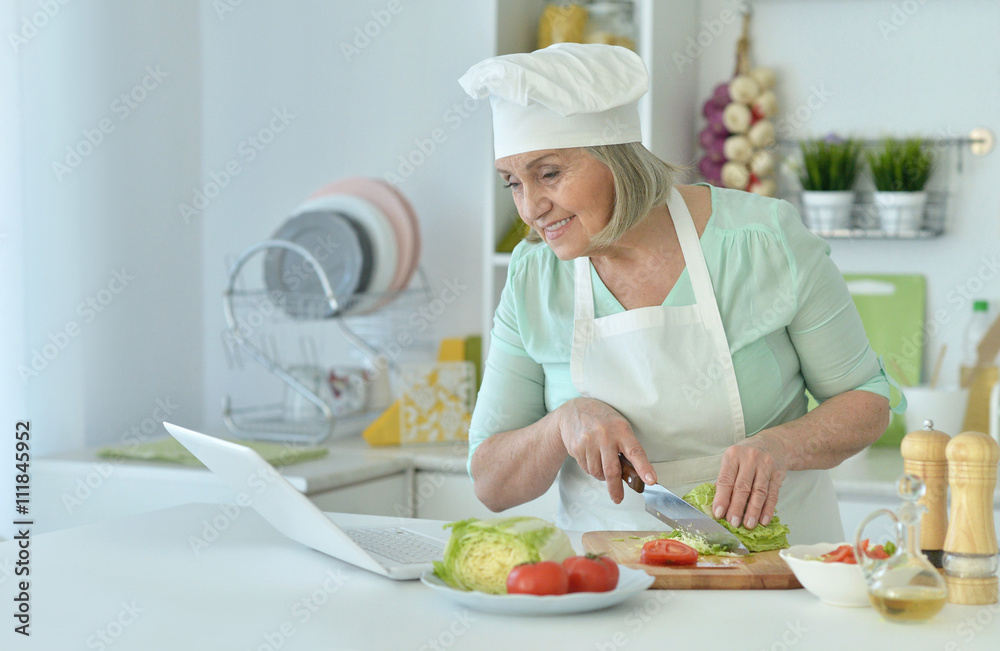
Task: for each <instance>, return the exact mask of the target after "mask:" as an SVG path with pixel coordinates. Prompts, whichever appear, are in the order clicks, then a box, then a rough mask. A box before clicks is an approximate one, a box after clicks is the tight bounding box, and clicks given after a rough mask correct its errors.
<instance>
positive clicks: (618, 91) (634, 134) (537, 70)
mask: <svg viewBox="0 0 1000 651" xmlns="http://www.w3.org/2000/svg"><path fill="white" fill-rule="evenodd" d="M458 83H459V84H461V85H462V88H464V89H465V92H466V93H468V94H469V95H470V96H472V97H474V98H476V99H479V98H482V97H485V96H487V95H489V96H490V104H491V105H492V107H493V147H494V153H495V156H496V158H497V159H500V158H504V157H505V156H510V155H512V154H520V153H523V152H526V151H536V150H539V149H564V148H568V147H589V146H594V145H615V144H620V143H626V142H640V141H641V140H642V130H641V128H640V125H639V106H638V104H639V98H640V97H642V96H643V95H645V94H646V90H647V89H648V88H649V73H648V72H646V66H645V64H643V62H642V59H640V58H639V56H638V55H637V54H636V53H635V52H632V51H631V50H629V49H627V48H624V47H619V46H617V45H601V44H586V45H585V44H581V43H557V44H555V45H550V46H549V47H547V48H545V49H543V50H536V51H534V52H531V53H524V54H508V55H505V56H498V57H492V58H490V59H486V60H484V61H480V62H479V63H477V64H476V65H474V66H472V67H471V68H469V70H468V72H466V73H465V74H464V75H463V76H462V78H461V79H459V80H458Z"/></svg>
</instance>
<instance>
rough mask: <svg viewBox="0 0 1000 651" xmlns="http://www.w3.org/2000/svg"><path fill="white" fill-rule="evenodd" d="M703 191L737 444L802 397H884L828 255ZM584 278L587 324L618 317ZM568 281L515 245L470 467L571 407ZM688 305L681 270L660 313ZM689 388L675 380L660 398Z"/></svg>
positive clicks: (718, 191)
mask: <svg viewBox="0 0 1000 651" xmlns="http://www.w3.org/2000/svg"><path fill="white" fill-rule="evenodd" d="M709 187H711V193H712V195H711V196H712V214H711V216H710V218H709V220H708V224H707V225H706V228H705V232H704V233H703V235H702V237H701V248H702V250H703V251H704V253H705V262H706V263H707V265H708V271H709V275H710V276H711V278H712V285H713V287H714V289H715V298H716V300H717V301H718V304H719V311H720V313H721V315H722V323H723V327H724V328H725V330H726V336H727V338H728V341H729V350H730V352H731V353H732V357H733V365H734V367H735V370H736V382H737V385H738V386H739V392H740V400H741V401H742V403H743V416H744V419H745V422H746V432H747V436H751V435H753V434H756V433H757V432H759V431H761V430H763V429H767V428H769V427H774V426H776V425H780V424H781V423H785V422H788V421H790V420H794V419H796V418H798V417H800V416H802V415H803V414H805V413H806V407H807V397H806V394H805V391H806V389H808V390H809V392H810V393H811V394H812V395H813V396H814V397H815V398H816V399H817V400H818V401H820V402H822V401H824V400H826V399H828V398H830V397H832V396H835V395H838V394H840V393H843V392H845V391H850V390H852V389H862V390H865V391H871V392H873V393H877V394H879V395H881V396H885V397H886V398H888V397H889V382H888V379H887V378H886V375H885V372H884V370H883V368H882V365H881V362H880V361H879V359H878V357H877V356H876V354H875V353H874V351H872V349H871V347H870V346H869V345H868V339H867V337H866V335H865V331H864V327H863V326H862V323H861V318H860V317H859V316H858V312H857V310H856V309H855V307H854V303H853V301H852V300H851V296H850V293H849V292H848V290H847V285H846V284H845V282H844V278H843V276H842V275H841V273H840V271H839V270H838V269H837V267H836V266H835V265H834V264H833V261H832V260H830V257H829V256H830V247H829V245H828V244H827V243H826V242H825V241H824V240H823V239H821V238H819V237H818V236H816V235H814V234H813V233H811V232H810V231H809V230H807V229H806V228H805V227H804V226H803V224H802V220H801V218H800V217H799V215H798V213H797V212H796V210H795V208H794V207H792V205H791V204H789V203H788V202H786V201H780V200H775V199H770V198H767V197H761V196H759V195H756V194H752V193H748V192H742V191H738V190H727V189H722V188H717V187H715V186H709ZM590 269H591V277H592V279H593V288H594V289H593V291H594V309H595V313H596V317H597V318H600V317H602V316H608V315H611V314H616V313H618V312H623V311H624V308H623V307H622V306H621V304H620V303H618V301H617V299H615V297H614V295H613V294H612V293H611V292H610V291H609V290H608V289H607V287H605V286H604V283H603V282H602V281H601V278H600V276H598V274H597V272H596V271H595V270H594V268H593V266H592V265H591V267H590ZM573 275H574V271H573V261H572V260H567V261H562V260H559V258H557V257H556V255H555V254H554V253H553V252H552V250H551V249H550V248H549V247H548V246H547V245H546V244H545V243H536V244H529V243H527V242H522V243H521V244H519V245H518V246H517V248H516V249H515V250H514V253H513V254H512V255H511V261H510V267H509V269H508V272H507V282H506V285H505V287H504V289H503V292H502V294H501V297H500V304H499V306H498V307H497V310H496V314H495V316H494V321H493V331H492V333H491V338H490V348H489V354H488V355H487V359H486V363H485V368H484V373H483V382H482V386H481V388H480V391H479V396H478V399H477V402H476V407H475V410H474V412H473V415H472V423H471V426H470V430H469V459H470V462H469V464H470V468H471V458H472V453H473V452H474V451H475V449H476V447H477V446H478V445H479V444H480V443H481V442H482V441H483V440H484V439H485V438H486V437H488V436H489V435H491V434H495V433H497V432H504V431H508V430H513V429H519V428H521V427H525V426H527V425H530V424H532V423H534V422H537V421H538V420H540V419H541V418H542V417H543V416H545V414H546V413H548V412H550V411H552V410H554V409H556V408H557V407H559V405H561V404H563V403H564V402H566V401H567V400H570V399H572V398H576V397H579V395H580V394H579V392H577V390H576V389H575V388H574V387H573V382H572V380H571V379H570V370H569V364H570V352H571V346H572V341H573V303H574V300H573V299H574V296H573V294H574V283H573ZM694 302H695V301H694V293H693V291H692V288H691V281H690V279H689V277H688V275H687V270H686V269H685V270H684V271H683V272H682V273H681V275H680V277H679V278H678V280H677V283H676V284H675V285H674V287H673V289H672V290H671V291H670V293H669V294H668V295H667V298H666V300H665V301H664V302H663V305H667V306H676V305H691V304H693V303H694ZM698 380H699V378H678V384H677V386H673V387H663V391H680V390H683V386H684V385H685V384H688V385H689V386H690V385H691V384H689V383H693V384H694V385H695V386H696V385H697V382H698ZM706 381H707V378H706ZM720 452H721V450H720Z"/></svg>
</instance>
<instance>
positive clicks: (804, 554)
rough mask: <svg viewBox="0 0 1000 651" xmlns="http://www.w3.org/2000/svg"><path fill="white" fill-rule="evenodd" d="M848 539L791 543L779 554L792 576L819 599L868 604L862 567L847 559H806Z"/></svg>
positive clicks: (836, 602)
mask: <svg viewBox="0 0 1000 651" xmlns="http://www.w3.org/2000/svg"><path fill="white" fill-rule="evenodd" d="M845 544H848V543H817V544H815V545H792V546H791V547H789V548H787V549H782V550H781V552H779V556H781V558H783V559H784V560H785V562H786V563H788V567H790V568H792V572H793V573H794V574H795V578H796V579H798V580H799V583H801V584H802V587H804V588H805V589H806V590H808V591H809V592H811V593H813V594H814V595H816V596H817V597H819V599H820V601H822V602H823V603H825V604H830V605H831V606H849V607H863V606H871V602H870V601H869V600H868V586H867V584H866V583H865V577H864V575H863V574H862V573H861V568H860V567H858V566H857V565H850V564H848V563H824V562H823V561H816V560H808V559H810V558H819V557H820V556H822V555H823V554H826V553H827V552H832V551H833V550H834V549H836V548H837V547H840V545H845Z"/></svg>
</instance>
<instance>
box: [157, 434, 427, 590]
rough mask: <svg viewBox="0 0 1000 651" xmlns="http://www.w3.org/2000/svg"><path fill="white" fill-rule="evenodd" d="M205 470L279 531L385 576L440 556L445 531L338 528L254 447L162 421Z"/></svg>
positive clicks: (414, 574) (414, 573)
mask: <svg viewBox="0 0 1000 651" xmlns="http://www.w3.org/2000/svg"><path fill="white" fill-rule="evenodd" d="M163 426H164V427H166V428H167V431H168V432H170V435H171V436H173V437H174V438H175V439H177V440H178V441H179V442H180V443H181V445H183V446H184V447H186V448H187V449H188V450H190V451H191V454H193V455H194V456H196V457H198V459H199V460H200V461H201V462H202V463H204V464H205V465H206V466H207V467H208V468H209V470H211V471H212V472H213V473H215V474H216V475H217V476H218V477H219V478H220V479H222V481H224V482H225V483H226V484H228V485H229V487H230V488H232V489H233V490H234V491H235V492H236V494H237V495H238V496H245V497H246V498H247V499H248V500H249V502H250V504H251V505H252V506H253V508H254V510H255V511H257V513H259V514H260V515H262V516H263V517H264V519H265V520H267V521H268V522H269V523H270V524H271V525H272V526H273V527H274V528H275V529H277V530H278V531H279V532H280V533H282V534H284V535H285V536H288V537H289V538H291V539H292V540H295V541H297V542H300V543H302V544H303V545H307V546H309V547H312V548H313V549H315V550H316V551H320V552H323V553H324V554H327V555H329V556H333V557H334V558H338V559H340V560H342V561H345V562H347V563H351V564H352V565H356V566H358V567H360V568H363V569H366V570H368V571H370V572H375V573H376V574H381V575H382V576H387V577H389V578H390V579H397V580H407V579H417V578H419V577H420V575H421V574H423V573H424V572H426V571H428V570H432V569H433V564H432V562H433V561H435V560H441V559H442V558H443V555H444V548H445V543H446V538H447V534H446V533H445V532H444V531H442V532H441V538H434V537H432V536H429V535H426V534H424V533H421V532H419V531H416V530H414V529H408V528H406V527H389V526H376V527H363V528H341V527H339V526H337V524H336V523H335V522H334V521H333V520H332V519H331V518H330V517H329V516H328V515H326V514H325V513H323V512H322V511H320V510H319V507H317V506H316V505H315V504H313V503H312V502H311V501H309V498H307V497H306V496H305V495H303V494H302V493H300V492H299V491H298V489H296V488H295V487H294V486H292V485H291V484H290V483H289V482H288V480H287V479H285V478H284V477H282V476H281V475H280V474H279V473H278V471H277V470H275V469H274V466H272V465H271V464H269V463H268V462H267V461H265V460H264V458H263V457H261V456H260V455H259V454H257V452H256V451H254V450H252V449H250V448H248V447H246V446H245V445H240V444H238V443H233V442H232V441H224V440H222V439H219V438H216V437H214V436H209V435H208V434H202V433H200V432H195V431H192V430H189V429H185V428H183V427H179V426H177V425H173V424H171V423H166V422H165V423H163Z"/></svg>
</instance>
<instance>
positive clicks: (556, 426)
mask: <svg viewBox="0 0 1000 651" xmlns="http://www.w3.org/2000/svg"><path fill="white" fill-rule="evenodd" d="M460 83H461V84H462V86H463V88H465V90H466V91H467V92H468V93H469V94H470V95H471V96H473V97H477V98H478V97H485V96H487V95H489V97H490V101H491V104H492V108H493V130H494V147H495V154H496V169H497V172H498V173H499V174H500V176H501V178H502V179H503V180H504V182H505V184H506V186H507V187H509V188H510V191H511V193H512V196H513V199H514V204H515V205H516V207H517V211H518V213H519V215H520V217H521V219H522V220H524V222H525V223H526V224H528V226H530V227H531V237H529V238H528V241H526V242H522V243H521V244H519V245H518V247H517V248H516V249H515V250H514V253H513V255H512V256H511V262H510V267H509V271H508V275H507V282H506V286H505V288H504V290H503V293H502V296H501V299H500V304H499V307H498V308H497V311H496V315H495V319H494V327H493V331H492V333H491V343H490V348H489V354H488V357H487V360H486V364H485V373H484V377H483V383H482V387H481V389H480V393H479V399H478V402H477V405H476V408H475V412H474V414H473V418H472V425H471V428H470V435H469V439H470V446H469V472H470V475H471V476H472V478H473V481H474V486H475V491H476V495H477V497H478V498H479V499H480V501H482V502H483V503H484V504H485V505H486V506H487V507H489V508H490V509H491V510H493V511H502V510H504V509H507V508H510V507H512V506H516V505H518V504H522V503H524V502H527V501H529V500H532V499H534V498H536V497H538V496H540V495H542V494H543V493H545V492H546V491H547V490H548V488H549V487H550V486H551V485H552V483H553V482H554V481H556V480H557V478H558V481H559V493H560V508H559V515H558V517H557V524H558V525H559V526H561V527H563V528H568V529H576V530H584V531H586V530H593V529H633V530H635V529H639V530H643V529H654V528H656V526H657V524H656V522H657V521H656V520H654V519H653V518H652V517H651V516H649V515H648V514H646V513H645V511H644V506H643V500H642V498H641V497H640V496H639V495H638V494H637V493H634V492H633V491H631V490H626V489H625V487H624V485H623V483H622V479H621V466H620V462H619V456H618V455H619V453H621V454H624V456H625V457H627V458H628V459H629V460H630V461H631V462H632V464H633V465H634V466H635V468H636V470H637V471H638V473H639V475H640V476H641V477H642V478H643V479H644V481H645V482H646V483H647V484H652V483H654V482H659V483H661V484H663V485H664V486H666V487H668V488H670V489H672V490H674V491H675V492H679V493H681V494H683V493H684V492H686V491H687V490H689V489H690V488H692V487H694V486H696V485H698V484H700V483H703V482H706V481H711V482H716V486H717V491H716V497H715V501H714V503H713V507H712V508H713V510H714V513H715V515H716V517H725V518H726V519H727V520H728V521H730V522H731V523H733V524H734V525H736V524H740V523H742V524H743V525H745V526H746V527H748V528H751V529H752V528H753V527H754V526H756V525H757V524H758V523H761V524H765V525H766V524H767V523H768V522H769V521H770V519H771V518H772V517H773V515H774V513H775V511H776V509H777V513H778V514H779V515H780V517H781V520H782V522H784V523H785V524H787V525H788V526H789V527H790V529H791V533H790V534H789V539H790V540H791V541H793V542H796V543H806V542H817V541H820V540H826V541H829V540H842V539H843V535H844V534H843V528H842V525H841V522H840V516H839V511H838V509H837V504H836V496H835V494H834V490H833V485H832V482H831V480H830V477H829V474H828V473H827V472H826V470H825V469H828V468H832V467H834V466H836V465H837V464H839V463H840V462H841V461H843V460H844V459H846V458H847V457H850V456H851V455H853V454H855V453H857V452H859V451H860V450H862V449H863V448H864V447H866V446H867V445H869V444H870V443H872V442H873V441H874V440H875V439H877V438H878V437H879V436H880V435H881V433H882V432H883V431H884V430H885V427H886V425H887V424H888V413H889V406H888V396H889V385H888V382H887V378H886V377H885V374H884V371H883V369H882V367H881V363H880V361H879V359H878V358H877V356H876V355H875V354H874V353H873V351H872V350H871V348H870V347H869V345H868V341H867V339H866V337H865V333H864V329H863V327H862V324H861V320H860V318H859V317H858V314H857V311H856V310H855V308H854V305H853V303H852V301H851V297H850V295H849V294H848V291H847V288H846V285H845V283H844V280H843V277H842V276H841V274H840V273H839V272H838V270H837V268H836V267H835V266H834V265H833V263H832V262H831V261H830V259H829V247H828V246H827V245H826V244H825V243H824V242H823V241H822V240H821V239H819V238H818V237H816V236H814V235H813V234H811V233H810V232H809V231H807V230H806V229H805V228H804V227H803V225H802V222H801V220H800V219H799V217H798V215H797V214H796V212H795V210H794V209H793V208H792V206H791V205H790V204H788V203H786V202H784V201H778V200H775V199H770V198H766V197H761V196H757V195H755V194H751V193H747V192H742V191H737V190H727V189H720V188H716V187H712V186H707V185H702V184H695V185H675V183H674V181H675V177H676V175H677V171H678V170H677V168H674V167H672V166H670V165H668V164H666V163H664V162H663V161H661V160H659V159H658V158H656V157H655V156H653V155H652V154H651V153H650V152H649V151H647V150H646V149H645V148H644V147H643V146H642V144H641V143H640V140H641V132H640V125H639V117H638V108H637V102H638V100H639V98H640V97H641V96H642V95H643V94H644V93H645V92H646V90H647V87H648V76H647V72H646V68H645V66H644V65H643V63H642V60H641V59H639V57H638V56H637V55H635V54H634V53H633V52H631V51H629V50H627V49H624V48H620V47H615V46H607V45H580V44H559V45H554V46H551V47H549V48H546V49H543V50H538V51H536V52H533V53H530V54H514V55H508V56H501V57H494V58H491V59H487V60H485V61H483V62H480V63H478V64H476V65H475V66H473V67H472V68H471V69H470V70H469V71H468V72H467V73H466V74H465V75H464V76H463V77H462V79H461V80H460ZM806 389H808V390H809V391H810V392H811V393H812V395H814V396H815V397H816V398H817V400H819V401H820V403H821V404H820V405H819V406H818V407H816V408H815V409H814V410H812V411H810V412H808V413H807V409H806V407H807V398H806V395H805V390H806Z"/></svg>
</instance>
